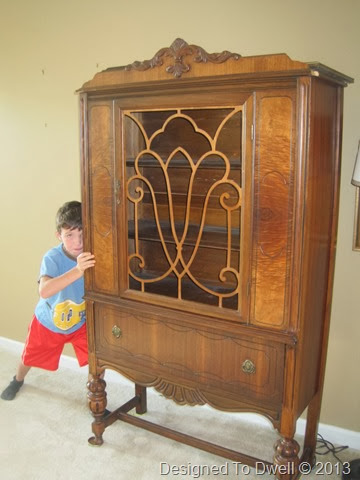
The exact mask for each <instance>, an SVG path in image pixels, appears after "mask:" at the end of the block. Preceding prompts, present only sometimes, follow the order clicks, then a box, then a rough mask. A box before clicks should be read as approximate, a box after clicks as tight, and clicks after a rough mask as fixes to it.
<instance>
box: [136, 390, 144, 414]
mask: <svg viewBox="0 0 360 480" xmlns="http://www.w3.org/2000/svg"><path fill="white" fill-rule="evenodd" d="M135 395H136V396H137V397H138V398H139V400H140V403H139V405H137V406H136V413H138V414H140V415H142V414H143V413H146V412H147V396H146V387H142V386H141V385H137V384H135Z"/></svg>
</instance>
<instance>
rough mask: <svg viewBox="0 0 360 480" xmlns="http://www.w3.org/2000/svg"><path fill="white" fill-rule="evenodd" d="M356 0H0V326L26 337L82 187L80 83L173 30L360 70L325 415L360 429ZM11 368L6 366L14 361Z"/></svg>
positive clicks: (346, 147) (166, 39) (353, 99)
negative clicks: (60, 216)
mask: <svg viewBox="0 0 360 480" xmlns="http://www.w3.org/2000/svg"><path fill="white" fill-rule="evenodd" d="M359 19H360V2H359V0H346V1H339V0H302V1H301V2H299V1H296V0H223V1H220V2H219V1H218V0H182V1H174V0H155V1H153V2H150V1H149V0H133V1H129V0H103V1H102V2H100V1H98V0H86V1H85V0H71V1H70V0H64V1H62V2H58V1H56V2H55V1H54V0H53V1H52V0H31V1H29V0H12V1H10V0H0V50H1V56H0V58H1V64H0V151H1V156H0V161H1V174H0V208H1V214H0V221H1V234H0V251H1V253H2V261H1V272H0V292H1V293H0V295H1V310H2V312H1V313H2V314H1V320H0V336H3V337H9V338H11V339H14V340H19V341H24V339H25V335H26V329H27V325H28V322H29V320H30V318H31V315H32V312H33V308H34V305H35V303H36V301H37V284H36V281H37V275H38V269H39V264H40V260H41V257H42V255H43V253H44V252H45V251H46V250H47V249H48V248H50V247H51V246H52V245H53V244H54V243H55V236H54V215H55V212H56V210H57V208H58V206H59V205H60V204H61V203H63V202H64V201H66V200H71V199H78V198H80V177H79V139H78V106H77V96H76V95H75V93H74V92H75V90H76V89H77V88H79V87H80V86H81V85H82V84H83V83H84V82H85V81H86V80H89V79H90V78H92V77H93V75H94V74H95V73H96V71H98V70H103V69H104V68H107V67H110V66H117V65H124V64H127V63H130V62H132V61H134V60H144V59H148V58H151V57H152V56H153V55H154V54H155V53H156V52H157V51H158V49H159V48H161V47H165V46H169V45H170V44H171V43H172V41H173V40H174V39H175V38H176V37H181V38H183V39H184V40H186V41H187V42H188V43H194V44H197V45H201V46H203V47H204V48H205V49H206V50H207V51H208V52H215V51H221V50H224V49H227V50H231V51H235V52H238V53H240V54H242V55H244V56H245V55H259V54H266V53H280V52H285V53H287V54H288V55H289V56H290V57H291V58H292V59H294V60H303V61H319V62H322V63H324V64H326V65H328V66H330V67H332V68H334V69H336V70H339V71H341V72H343V73H345V74H347V75H349V76H351V77H354V78H355V84H353V85H350V86H349V87H348V88H347V89H346V91H345V106H344V133H343V168H342V183H341V208H340V224H339V239H338V253H337V262H336V277H335V290H334V301H333V313H332V326H331V332H330V345H329V357H328V364H327V374H326V383H325V391H324V402H323V409H322V416H321V421H322V422H323V423H327V424H332V425H337V426H339V427H343V428H347V429H350V430H355V431H360V416H359V411H360V386H359V382H360V375H359V369H360V353H359V352H360V348H359V338H360V318H359V316H360V314H359V312H360V294H359V289H360V288H359V287H360V253H355V252H353V251H352V232H353V216H354V197H355V188H354V187H353V186H351V185H350V178H351V174H352V169H353V162H354V158H355V154H356V149H357V142H358V139H359V137H360V60H359V30H358V21H359ZM9 373H10V372H9Z"/></svg>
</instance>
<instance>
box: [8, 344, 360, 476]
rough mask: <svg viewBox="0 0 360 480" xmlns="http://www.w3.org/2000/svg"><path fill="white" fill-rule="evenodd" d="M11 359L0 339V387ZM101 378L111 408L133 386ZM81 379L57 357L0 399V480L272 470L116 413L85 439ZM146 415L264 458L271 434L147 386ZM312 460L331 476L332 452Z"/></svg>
mask: <svg viewBox="0 0 360 480" xmlns="http://www.w3.org/2000/svg"><path fill="white" fill-rule="evenodd" d="M18 359H19V354H18V352H17V351H16V348H15V349H14V348H13V347H11V348H7V347H4V346H3V345H1V346H0V389H1V390H2V389H3V388H4V387H5V386H6V385H7V384H8V382H9V381H10V379H11V378H12V376H13V375H14V371H15V368H16V365H17V362H18ZM105 379H106V381H107V384H108V387H107V393H108V408H109V409H110V410H111V409H113V408H116V407H118V406H119V405H120V404H121V403H125V401H127V400H129V399H130V397H132V396H133V386H132V385H131V384H130V382H127V381H125V380H123V379H122V377H120V376H119V375H118V374H115V373H114V372H107V375H106V378H105ZM86 380H87V369H86V368H82V369H80V368H78V367H76V365H75V362H74V361H73V360H72V359H68V358H64V360H63V361H62V362H61V366H60V369H59V370H58V371H57V372H46V371H43V370H39V369H33V370H31V371H30V373H29V375H28V377H27V379H26V383H25V384H24V386H23V387H22V389H21V391H20V393H19V394H18V396H17V397H16V398H15V400H13V401H10V402H9V401H4V400H0V425H1V427H0V428H1V435H0V455H1V457H0V458H1V460H0V462H1V463H0V478H1V480H13V479H14V480H15V479H16V480H20V479H21V480H42V479H44V480H53V479H54V480H55V479H59V480H60V479H61V480H62V479H64V480H65V479H66V480H83V479H84V480H85V479H86V480H95V479H101V480H117V479H124V480H141V479H144V480H153V479H154V480H155V479H156V480H158V479H167V478H174V479H184V478H201V479H240V478H241V479H245V478H248V479H249V480H253V479H255V478H259V479H260V478H261V479H264V480H267V479H269V478H273V476H272V475H269V474H261V473H262V472H261V471H260V470H259V471H258V472H257V473H256V472H255V470H254V469H251V471H250V473H248V470H247V469H246V468H245V467H244V468H245V470H243V473H242V471H241V468H240V467H239V466H238V465H235V464H234V463H233V462H231V461H230V460H227V459H224V458H221V457H217V456H215V455H211V454H208V453H206V452H202V451H200V450H197V449H195V448H192V447H189V446H186V445H182V444H180V443H177V442H174V441H172V440H169V439H166V438H163V437H161V436H158V435H156V434H154V433H151V432H147V431H145V430H143V429H140V428H137V427H135V426H132V425H129V424H126V423H123V422H120V421H119V422H116V423H114V424H113V425H111V426H110V427H108V428H107V429H106V431H105V433H104V444H103V445H102V446H101V447H94V446H90V445H89V444H88V442H87V439H88V437H90V436H91V435H92V433H91V422H92V416H91V414H90V413H89V411H88V407H87V401H86V393H87V389H86ZM146 418H147V419H148V420H150V421H153V422H156V423H159V424H161V425H164V426H168V427H170V428H176V429H180V430H181V431H183V432H184V433H188V434H192V435H197V436H200V437H202V438H204V439H206V440H208V441H212V442H215V443H219V444H221V445H224V446H227V447H229V448H232V449H234V450H238V451H243V452H244V453H247V454H249V455H252V456H255V457H260V458H263V459H265V460H271V458H272V455H273V449H272V445H273V443H274V442H275V440H276V439H277V438H278V436H277V433H276V431H274V430H273V429H272V427H270V424H269V425H266V424H265V425H263V424H259V423H254V422H251V423H250V422H249V419H248V417H247V418H246V420H245V419H244V415H241V414H227V413H222V412H218V411H215V410H213V409H211V408H207V407H179V406H177V405H175V404H174V403H173V402H171V401H169V400H166V399H164V398H162V397H161V396H160V395H159V394H158V393H157V392H153V391H152V389H149V390H148V413H147V414H146ZM255 418H256V417H255V416H254V419H255ZM298 441H299V442H301V437H300V438H298ZM339 456H340V458H341V459H342V460H343V461H347V460H351V459H354V458H358V457H360V452H356V451H354V450H349V449H347V450H345V451H343V452H341V453H340V454H339ZM317 460H318V461H321V462H324V464H325V463H326V462H332V463H333V464H334V467H333V468H331V466H330V467H329V466H328V467H327V469H328V471H331V470H332V471H333V474H332V475H326V477H327V478H329V479H330V478H338V476H337V475H336V470H338V468H339V467H338V466H337V465H336V462H337V460H336V459H335V458H334V457H333V456H332V454H328V455H327V456H325V457H324V456H322V457H319V456H318V457H317ZM328 465H330V464H329V463H328ZM170 468H171V469H172V472H173V473H169V470H170ZM216 469H218V470H216ZM201 471H202V475H200V472H201ZM185 472H186V473H185ZM211 472H212V473H211ZM303 478H308V479H309V480H314V479H316V478H317V479H318V478H319V475H316V474H315V472H312V473H311V474H309V475H306V476H303Z"/></svg>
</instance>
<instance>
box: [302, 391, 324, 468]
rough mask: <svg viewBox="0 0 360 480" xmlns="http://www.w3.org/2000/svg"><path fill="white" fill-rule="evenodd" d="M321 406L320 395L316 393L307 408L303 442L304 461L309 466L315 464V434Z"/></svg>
mask: <svg viewBox="0 0 360 480" xmlns="http://www.w3.org/2000/svg"><path fill="white" fill-rule="evenodd" d="M320 406H321V395H320V394H319V393H318V394H317V395H315V397H314V398H313V399H312V400H311V402H310V403H309V406H308V411H307V418H306V430H305V440H304V453H305V455H306V458H305V460H306V461H307V462H309V463H310V464H311V465H314V464H315V461H316V459H315V450H316V443H317V433H318V426H319V417H320Z"/></svg>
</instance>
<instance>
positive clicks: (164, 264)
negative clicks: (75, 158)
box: [79, 39, 352, 478]
mask: <svg viewBox="0 0 360 480" xmlns="http://www.w3.org/2000/svg"><path fill="white" fill-rule="evenodd" d="M349 82H352V79H351V78H349V77H347V76H345V75H342V74H340V73H338V72H336V71H334V70H332V69H330V68H328V67H326V66H324V65H322V64H319V63H303V62H298V61H292V60H291V59H289V57H288V56H287V55H285V54H279V55H265V56H255V57H241V56H240V55H238V54H232V53H230V52H227V51H224V52H222V53H219V54H218V53H214V54H208V53H207V52H206V51H205V50H204V49H203V48H201V47H198V46H196V45H189V44H187V43H186V42H185V41H184V40H181V39H176V40H175V41H174V42H173V44H172V45H171V46H170V47H169V48H163V49H161V50H159V51H158V52H157V53H156V55H155V56H154V57H153V58H152V59H151V60H147V61H142V62H138V61H137V62H134V63H132V64H130V65H127V66H125V67H116V68H109V69H107V70H105V71H103V72H100V73H97V74H96V75H95V77H94V78H93V79H92V80H90V81H89V82H87V83H85V84H84V85H83V87H82V88H81V89H80V90H79V94H80V109H81V149H82V153H81V155H82V201H83V217H84V231H85V239H86V245H85V249H86V250H87V251H91V252H93V253H94V254H95V256H96V266H95V268H94V269H92V270H89V271H87V272H86V278H85V284H86V295H85V298H86V303H87V324H88V340H89V365H90V373H91V374H92V380H91V381H90V382H89V383H88V389H89V393H88V399H89V406H90V409H91V411H92V413H93V416H94V422H93V424H92V430H93V433H94V437H92V438H91V439H89V441H90V442H91V443H93V444H96V445H101V444H102V443H103V438H102V436H103V432H104V430H105V428H106V427H108V426H109V425H111V424H112V423H113V422H114V421H116V420H123V421H125V422H129V423H132V424H134V425H137V426H141V427H143V428H146V429H148V430H151V431H154V432H156V433H159V434H162V435H165V436H167V437H170V438H172V439H175V440H179V441H181V442H184V443H187V444H190V445H193V446H195V447H199V448H201V449H204V450H206V451H209V452H213V453H215V454H217V455H222V456H224V457H227V458H230V459H232V460H234V461H239V462H244V463H248V464H249V465H254V464H255V462H256V461H257V460H259V459H257V458H254V457H251V456H248V455H243V454H242V453H240V452H235V451H232V450H229V449H227V448H225V447H222V446H221V445H216V444H214V443H213V442H212V441H211V439H208V440H206V441H205V440H204V439H198V438H194V437H193V436H190V435H187V434H186V432H177V431H174V430H170V429H168V428H166V427H164V426H161V425H155V424H153V423H151V422H149V421H146V415H145V416H136V415H129V414H128V412H129V411H130V410H132V409H135V410H136V412H137V413H138V414H143V413H145V412H146V409H147V406H146V388H147V387H153V388H154V389H156V390H157V391H158V392H161V394H162V395H163V396H165V397H167V398H169V399H172V400H173V401H175V402H176V403H178V404H180V405H184V404H186V405H202V404H209V405H211V406H212V407H215V408H217V409H220V410H225V411H228V412H237V411H247V412H257V413H259V414H262V415H265V416H266V417H268V418H269V419H270V420H271V421H272V423H273V425H274V427H275V428H276V429H278V431H279V433H280V435H281V437H280V439H279V441H278V442H277V443H276V445H275V454H274V464H275V465H277V467H278V476H279V477H282V478H290V477H295V476H296V475H297V466H298V464H299V461H309V462H312V461H313V459H314V449H315V445H316V433H317V424H318V419H319V412H320V404H321V396H322V386H323V380H324V370H325V360H326V350H327V340H328V331H329V317H330V305H331V295H332V283H333V272H334V257H335V246H336V230H337V216H338V199H339V172H340V151H341V129H342V104H343V89H344V87H345V86H346V85H347V84H348V83H349ZM108 368H110V369H113V370H116V371H117V372H119V373H120V374H122V375H124V376H125V377H127V378H128V379H130V380H131V381H133V382H134V397H133V398H131V399H129V401H128V402H127V403H126V404H124V405H121V406H119V408H118V409H117V410H115V411H113V412H112V413H111V414H108V415H105V414H104V411H105V407H106V403H107V400H106V382H105V381H104V380H103V379H102V378H101V373H102V371H103V370H104V369H108ZM306 407H308V413H307V427H306V435H305V440H304V445H303V447H302V449H301V452H300V447H299V445H298V443H297V442H296V441H295V440H294V438H293V437H294V432H295V427H296V421H297V419H298V417H299V416H300V415H301V413H302V412H303V411H304V409H305V408H306ZM229 415H230V413H229ZM300 457H301V458H300Z"/></svg>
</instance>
